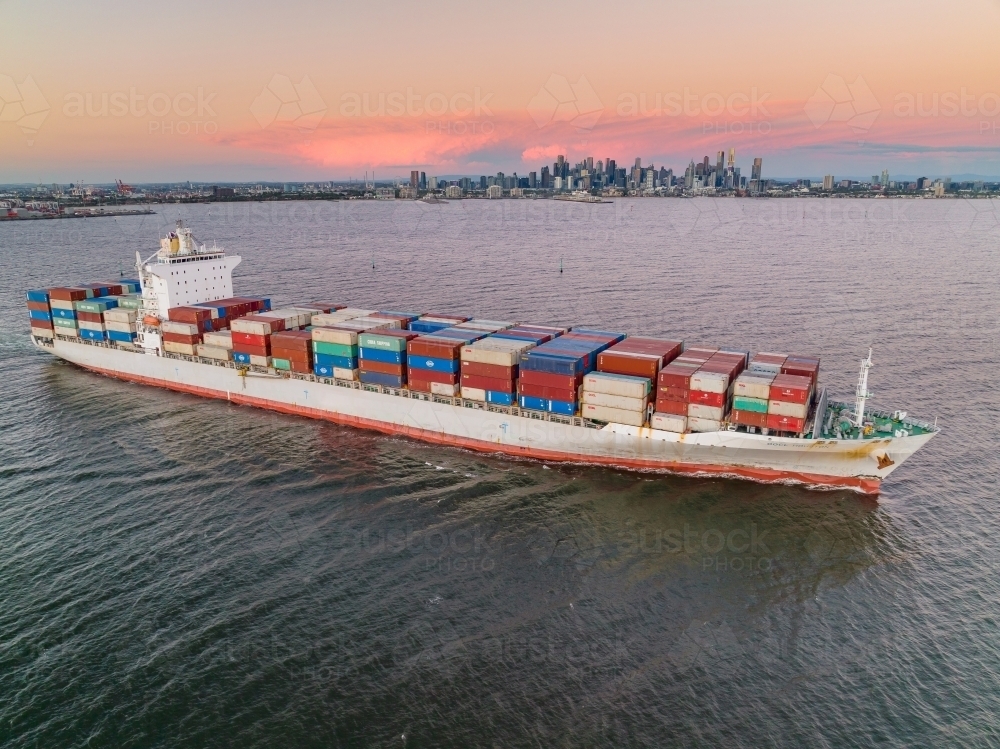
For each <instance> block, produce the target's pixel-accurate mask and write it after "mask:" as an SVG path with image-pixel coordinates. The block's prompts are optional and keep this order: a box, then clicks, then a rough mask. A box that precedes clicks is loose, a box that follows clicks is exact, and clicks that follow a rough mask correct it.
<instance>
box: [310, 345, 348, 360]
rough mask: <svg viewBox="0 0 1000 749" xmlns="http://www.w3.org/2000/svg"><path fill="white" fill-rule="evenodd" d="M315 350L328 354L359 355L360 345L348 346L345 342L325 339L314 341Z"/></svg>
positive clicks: (315, 351) (318, 352)
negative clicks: (330, 341)
mask: <svg viewBox="0 0 1000 749" xmlns="http://www.w3.org/2000/svg"><path fill="white" fill-rule="evenodd" d="M312 344H313V352H314V353H317V354H326V355H327V356H347V357H353V358H355V359H356V358H357V357H358V347H357V346H348V345H346V344H343V343H326V342H325V341H313V342H312Z"/></svg>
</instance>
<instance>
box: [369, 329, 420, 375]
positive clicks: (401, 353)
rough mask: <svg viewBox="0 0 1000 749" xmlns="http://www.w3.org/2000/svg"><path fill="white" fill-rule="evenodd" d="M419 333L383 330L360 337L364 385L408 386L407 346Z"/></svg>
mask: <svg viewBox="0 0 1000 749" xmlns="http://www.w3.org/2000/svg"><path fill="white" fill-rule="evenodd" d="M416 337H417V334H416V333H411V332H409V331H405V330H397V329H391V328H390V329H383V330H377V331H367V332H365V333H362V334H360V335H359V336H358V369H359V370H360V372H359V378H360V380H361V382H364V383H366V384H369V385H384V386H386V387H395V388H401V387H403V386H404V385H405V384H406V344H407V341H409V340H411V339H413V338H416Z"/></svg>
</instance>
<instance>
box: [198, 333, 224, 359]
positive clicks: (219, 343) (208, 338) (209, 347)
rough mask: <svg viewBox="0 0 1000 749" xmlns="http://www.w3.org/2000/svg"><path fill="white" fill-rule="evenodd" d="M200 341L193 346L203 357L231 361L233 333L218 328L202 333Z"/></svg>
mask: <svg viewBox="0 0 1000 749" xmlns="http://www.w3.org/2000/svg"><path fill="white" fill-rule="evenodd" d="M201 338H202V342H201V343H199V344H197V345H196V346H195V353H196V354H197V355H198V356H200V357H202V358H203V359H215V360H216V361H231V360H232V358H233V333H232V331H230V330H220V331H214V332H210V333H205V334H203V335H202V337H201Z"/></svg>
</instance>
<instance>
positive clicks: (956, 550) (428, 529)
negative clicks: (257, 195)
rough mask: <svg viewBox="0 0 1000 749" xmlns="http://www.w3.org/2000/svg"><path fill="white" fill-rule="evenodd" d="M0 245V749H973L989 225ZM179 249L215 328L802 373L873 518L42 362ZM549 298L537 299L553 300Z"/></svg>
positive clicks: (993, 650)
mask: <svg viewBox="0 0 1000 749" xmlns="http://www.w3.org/2000/svg"><path fill="white" fill-rule="evenodd" d="M157 211H158V212H157V214H156V215H155V216H145V217H131V218H120V219H110V218H102V219H79V220H65V221H45V222H37V223H30V224H29V223H0V382H2V385H0V393H2V404H3V408H2V410H0V745H3V746H19V747H20V746H24V747H54V746H59V747H84V746H88V747H100V746H131V747H215V746H240V747H274V746H342V747H369V746H370V747H400V748H409V747H473V746H481V747H511V746H538V747H579V746H608V747H621V746H745V747H770V746H774V747H800V746H829V747H842V746H871V745H880V746H886V747H915V746H926V747H940V746H983V747H986V746H996V745H998V744H1000V718H998V717H997V716H998V715H1000V629H998V616H1000V615H998V610H997V601H998V600H1000V574H998V573H1000V503H998V487H997V479H998V475H1000V456H998V447H1000V445H998V439H997V424H998V423H1000V398H998V395H997V392H998V391H997V381H998V363H1000V361H998V360H1000V356H998V353H1000V352H998V347H1000V301H998V294H997V288H998V283H1000V265H998V249H1000V207H998V203H997V202H996V201H929V200H921V201H916V200H907V201H904V200H898V201H895V200H893V201H878V200H814V201H808V200H767V201H750V200H733V199H729V200H710V199H693V200H680V199H677V200H653V199H646V200H620V201H616V202H615V203H614V204H612V205H578V204H570V203H557V202H552V201H495V202H488V201H463V202H452V203H448V204H445V205H425V204H419V203H411V202H387V203H375V202H344V203H321V202H300V203H280V204H279V203H269V204H232V205H222V204H216V205H210V206H205V205H200V206H188V205H166V206H158V207H157ZM178 217H181V218H183V219H185V220H186V221H188V223H189V225H190V226H192V227H193V228H194V231H195V234H196V235H197V236H198V237H199V238H200V240H201V241H205V242H208V243H210V244H211V243H212V242H218V243H219V244H220V245H221V246H224V247H226V248H227V249H228V250H229V251H230V252H238V253H239V254H241V255H242V256H243V263H242V264H241V265H240V266H239V267H238V268H237V270H236V273H235V276H236V279H235V283H236V288H237V293H247V294H250V293H254V294H268V295H270V296H272V298H273V299H274V301H275V302H276V303H284V302H291V301H311V300H329V301H331V302H342V303H349V304H352V305H370V306H372V307H391V308H395V309H413V310H416V311H421V310H430V309H433V310H434V311H439V312H444V311H455V312H465V313H469V314H475V315H478V316H488V317H490V318H494V319H496V318H506V319H517V320H524V321H532V322H537V323H554V324H587V325H594V326H600V327H602V328H605V329H617V330H623V331H626V332H630V333H646V334H655V335H671V336H674V335H676V336H681V337H683V338H684V339H685V340H686V341H687V342H688V343H689V344H696V343H711V344H716V345H721V344H726V345H730V346H739V347H742V348H745V349H747V350H753V351H757V350H782V351H793V352H799V353H807V354H817V355H819V356H821V357H822V362H823V364H822V374H821V378H822V380H823V381H824V382H825V383H826V384H827V385H828V386H829V387H830V389H831V391H832V393H833V394H835V395H839V396H842V397H848V398H849V397H850V396H851V393H852V392H853V387H854V383H855V379H856V377H857V367H858V361H859V359H860V358H861V357H862V356H864V354H866V353H867V350H868V347H869V345H871V346H873V347H874V359H875V362H876V367H875V369H874V370H873V371H872V375H871V389H872V390H874V392H875V394H876V395H875V398H874V399H873V401H872V405H873V406H874V407H880V408H904V409H906V410H908V411H910V412H911V413H913V414H916V415H919V416H921V417H924V418H927V419H935V418H937V419H938V423H939V425H940V426H941V427H942V432H941V434H940V435H939V436H937V437H936V438H935V439H934V440H932V441H931V442H930V444H929V445H928V446H927V447H926V448H925V449H924V450H922V451H921V452H919V453H917V454H916V455H915V456H914V457H913V458H912V459H911V460H910V461H909V462H907V463H906V464H905V465H903V466H902V467H901V468H900V469H899V470H898V471H897V472H895V473H894V474H893V475H892V477H891V478H890V480H889V481H887V482H886V483H885V484H884V486H883V492H882V494H881V495H880V496H879V497H878V498H871V497H863V496H860V495H857V494H854V493H851V492H844V491H811V490H806V489H803V488H799V487H793V486H782V485H760V484H754V483H750V482H742V481H732V480H717V479H692V478H684V477H677V476H670V475H654V474H640V473H628V472H622V471H615V470H608V469H598V468H593V467H575V466H563V465H546V464H542V463H538V462H530V461H512V460H507V459H501V458H496V457H492V456H484V455H478V454H473V453H469V452H464V451H460V450H455V449H450V448H442V447H435V446H428V445H423V444H420V443H416V442H412V441H408V440H404V439H397V438H392V437H386V436H382V435H378V434H374V433H368V432H363V431H358V430H355V429H351V428H346V427H340V426H336V425H332V424H326V423H318V422H313V421H308V420H304V419H300V418H296V417H288V416H282V415H277V414H273V413H268V412H265V411H260V410H255V409H251V408H245V407H237V406H233V405H230V404H227V403H220V402H214V401H207V400H202V399H198V398H195V397H189V396H185V395H181V394H175V393H170V392H166V391H160V390H155V389H150V388H145V387H141V386H137V385H131V384H125V383H121V382H116V381H113V380H110V379H106V378H103V377H100V376H96V375H93V374H90V373H87V372H84V371H81V370H79V369H77V368H75V367H73V366H72V365H67V364H65V363H62V362H60V361H57V360H55V359H54V358H53V357H51V356H49V355H47V354H45V353H43V352H40V351H36V350H34V349H33V347H32V346H31V345H30V343H29V339H28V324H27V314H26V310H25V307H24V302H23V292H24V290H25V289H28V288H34V287H43V286H54V285H60V284H69V283H73V282H81V281H97V280H104V279H111V278H116V277H118V276H119V273H120V272H122V271H124V275H125V276H133V275H134V273H133V272H132V270H131V268H130V265H131V264H132V263H134V257H135V253H136V251H139V252H141V253H143V255H144V256H145V255H146V254H149V253H151V252H153V251H154V250H155V249H156V242H157V238H158V237H159V236H160V235H162V233H163V232H164V231H165V230H167V229H168V228H169V227H171V226H172V224H173V222H174V220H175V219H176V218H178ZM560 265H562V268H563V272H562V273H560V272H559V269H560Z"/></svg>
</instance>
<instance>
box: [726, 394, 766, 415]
mask: <svg viewBox="0 0 1000 749" xmlns="http://www.w3.org/2000/svg"><path fill="white" fill-rule="evenodd" d="M733 408H735V409H736V410H737V411H753V412H754V413H755V414H766V413H767V401H766V400H764V399H763V398H747V397H744V396H742V395H734V396H733Z"/></svg>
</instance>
